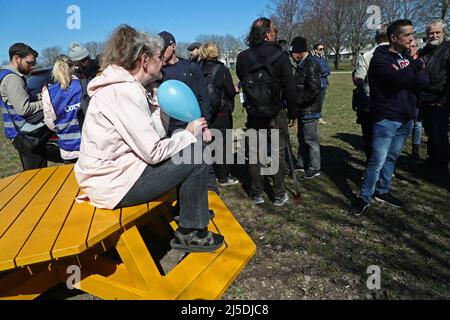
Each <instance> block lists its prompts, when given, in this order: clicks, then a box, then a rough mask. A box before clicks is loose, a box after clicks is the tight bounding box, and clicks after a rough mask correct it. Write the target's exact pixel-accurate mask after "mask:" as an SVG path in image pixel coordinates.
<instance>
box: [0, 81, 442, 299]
mask: <svg viewBox="0 0 450 320" xmlns="http://www.w3.org/2000/svg"><path fill="white" fill-rule="evenodd" d="M350 77H351V75H350V74H334V75H332V76H331V77H330V88H329V91H328V95H327V98H326V102H325V110H324V119H325V120H326V122H327V123H328V125H322V126H320V135H321V145H322V164H323V172H322V176H321V177H319V178H317V179H315V180H312V181H305V180H303V179H302V180H301V192H302V198H301V201H300V202H299V203H297V202H294V201H290V203H289V204H288V205H286V206H285V207H283V208H275V207H274V206H273V205H272V203H271V202H270V201H268V199H267V198H266V203H265V204H264V205H262V206H255V205H253V204H252V202H251V201H250V200H249V199H248V197H247V196H246V194H245V192H243V189H242V187H241V186H232V187H228V188H222V189H221V196H222V198H223V199H224V201H225V203H226V204H227V205H228V207H229V208H230V210H231V211H232V212H234V214H235V215H236V217H237V218H238V220H239V221H240V222H241V224H242V225H243V227H244V228H245V229H246V230H247V232H248V233H249V234H250V236H251V237H252V239H253V240H254V241H255V243H256V244H257V253H256V255H255V257H254V258H253V259H252V260H251V261H250V263H249V264H248V265H247V267H246V268H245V269H244V270H243V272H242V273H241V274H240V275H239V277H238V278H237V280H236V281H235V282H234V283H233V284H232V285H231V287H230V288H229V290H228V291H227V292H226V293H225V295H224V298H225V299H374V298H376V299H380V298H387V299H409V298H416V299H437V298H441V299H449V298H450V287H449V285H450V283H449V280H450V262H449V261H450V228H449V203H450V201H449V200H450V198H449V188H448V185H443V184H440V183H437V182H436V181H434V178H435V177H432V176H430V175H429V174H428V173H427V172H426V171H423V169H421V167H420V163H418V162H415V161H413V160H411V159H410V157H409V152H410V150H411V142H410V139H409V140H408V144H407V146H406V147H405V151H406V152H404V153H403V154H402V156H401V158H400V160H399V163H398V169H397V171H396V177H395V178H394V179H393V191H394V193H395V194H397V195H399V197H400V198H402V199H403V200H405V201H406V203H407V207H406V208H405V209H403V210H396V209H392V208H390V207H388V206H386V205H380V204H377V203H372V204H371V206H370V209H369V211H368V213H367V214H366V215H364V216H361V217H359V218H356V217H353V216H349V215H348V214H347V209H348V204H349V201H350V199H351V198H352V197H353V195H354V194H356V193H358V191H359V187H360V184H361V176H362V174H363V164H364V155H363V152H362V140H361V138H360V128H359V126H358V125H357V124H356V123H355V114H354V112H353V111H352V109H351V105H350V104H351V92H352V89H353V85H352V83H351V78H350ZM234 120H235V127H236V128H239V127H244V125H245V113H244V112H243V111H242V108H241V106H240V104H239V102H238V100H237V102H236V109H235V112H234ZM291 138H292V140H293V143H294V145H293V147H294V152H295V151H296V150H297V143H296V132H295V130H294V129H292V130H291ZM424 139H425V138H424ZM0 146H1V153H0V178H1V177H5V176H9V175H11V174H13V173H16V172H18V171H19V170H20V169H21V166H20V161H19V159H18V157H17V153H16V152H15V150H14V149H13V147H12V146H11V145H10V143H9V142H6V141H5V139H4V137H3V135H1V136H0ZM421 152H422V157H425V148H424V147H422V150H421ZM286 181H287V185H288V188H289V189H290V190H293V189H294V188H293V181H292V180H291V179H287V180H286ZM372 265H375V266H379V267H380V269H381V289H380V290H374V291H372V290H369V289H368V288H367V286H366V281H367V279H368V277H369V276H370V275H369V274H367V269H368V267H369V266H372Z"/></svg>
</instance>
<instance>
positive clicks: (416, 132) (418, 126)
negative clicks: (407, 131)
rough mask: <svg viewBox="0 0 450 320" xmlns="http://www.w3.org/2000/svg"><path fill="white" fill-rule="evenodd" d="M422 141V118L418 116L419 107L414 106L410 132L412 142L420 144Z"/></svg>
mask: <svg viewBox="0 0 450 320" xmlns="http://www.w3.org/2000/svg"><path fill="white" fill-rule="evenodd" d="M421 141H422V119H421V117H419V108H416V112H415V114H414V127H413V132H412V143H413V144H420V142H421Z"/></svg>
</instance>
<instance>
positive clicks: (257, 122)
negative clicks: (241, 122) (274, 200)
mask: <svg viewBox="0 0 450 320" xmlns="http://www.w3.org/2000/svg"><path fill="white" fill-rule="evenodd" d="M247 128H248V129H255V130H256V131H257V132H258V133H259V132H260V129H269V130H268V131H269V132H268V136H262V137H261V138H262V139H260V136H259V135H258V138H257V140H258V141H257V143H256V141H253V143H249V152H250V154H253V155H254V156H255V157H256V158H257V163H256V164H250V165H249V172H250V192H251V195H252V196H254V195H261V194H263V193H264V184H263V178H264V176H262V174H261V159H260V157H259V149H260V148H263V150H267V149H268V145H270V135H271V131H272V129H275V130H278V133H279V146H278V150H272V152H273V151H275V152H276V151H278V161H279V162H278V165H279V166H278V170H277V171H276V172H275V173H274V174H273V175H272V177H273V193H274V196H275V197H279V196H283V195H284V194H285V192H286V186H285V183H284V177H285V174H286V145H287V139H288V119H287V114H286V112H285V111H284V110H283V111H280V112H279V113H278V115H277V117H276V118H274V119H271V120H266V119H257V118H252V117H248V118H247ZM272 146H273V145H272ZM272 165H273V164H272Z"/></svg>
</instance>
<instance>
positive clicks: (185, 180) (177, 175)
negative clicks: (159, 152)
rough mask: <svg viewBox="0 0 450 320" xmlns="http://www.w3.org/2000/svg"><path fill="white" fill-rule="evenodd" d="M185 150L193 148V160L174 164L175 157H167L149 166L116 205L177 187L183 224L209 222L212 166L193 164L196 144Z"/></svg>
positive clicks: (154, 196) (131, 203)
mask: <svg viewBox="0 0 450 320" xmlns="http://www.w3.org/2000/svg"><path fill="white" fill-rule="evenodd" d="M197 143H198V142H197ZM190 148H191V149H190ZM189 149H190V150H189ZM184 152H190V154H191V156H192V161H191V164H184V163H183V164H175V163H174V162H173V161H172V159H168V160H166V161H164V162H162V163H159V164H157V165H149V166H147V168H146V169H145V170H144V172H143V173H142V175H141V176H140V178H139V179H138V181H137V182H136V183H135V184H134V186H133V187H132V188H131V190H130V191H129V192H128V193H127V194H126V195H125V197H124V198H123V199H122V200H121V201H120V203H119V204H118V205H117V207H116V208H124V207H131V206H136V205H139V204H144V203H147V202H150V201H153V200H155V199H158V198H159V197H161V196H162V195H164V194H165V193H167V192H168V191H170V190H173V189H174V188H177V193H178V195H177V200H178V203H179V208H180V227H182V228H191V229H203V228H205V227H206V226H207V225H208V224H209V217H210V214H209V209H208V168H209V166H208V165H206V164H204V163H202V164H194V163H195V161H194V151H193V145H191V146H188V147H186V148H185V149H184V150H182V151H181V152H180V156H181V155H182V154H183V153H184ZM181 158H182V156H181Z"/></svg>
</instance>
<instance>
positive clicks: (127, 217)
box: [120, 204, 148, 227]
mask: <svg viewBox="0 0 450 320" xmlns="http://www.w3.org/2000/svg"><path fill="white" fill-rule="evenodd" d="M147 212H148V205H147V204H142V205H139V206H135V207H129V208H122V211H121V214H120V225H121V226H122V227H125V226H127V225H128V224H129V223H130V222H133V221H134V220H136V219H138V218H139V217H141V216H143V215H144V214H146V213H147Z"/></svg>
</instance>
